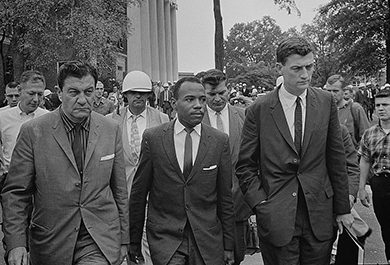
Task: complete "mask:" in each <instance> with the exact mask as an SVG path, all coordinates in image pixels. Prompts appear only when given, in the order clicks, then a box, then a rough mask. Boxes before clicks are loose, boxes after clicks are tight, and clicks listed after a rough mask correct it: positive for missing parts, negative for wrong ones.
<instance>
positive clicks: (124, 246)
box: [120, 245, 128, 263]
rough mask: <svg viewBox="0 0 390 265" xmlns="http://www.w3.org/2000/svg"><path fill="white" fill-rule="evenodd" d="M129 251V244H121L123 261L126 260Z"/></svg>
mask: <svg viewBox="0 0 390 265" xmlns="http://www.w3.org/2000/svg"><path fill="white" fill-rule="evenodd" d="M127 252H128V247H127V245H122V246H121V256H120V260H121V263H122V262H123V261H124V260H125V258H126V255H127Z"/></svg>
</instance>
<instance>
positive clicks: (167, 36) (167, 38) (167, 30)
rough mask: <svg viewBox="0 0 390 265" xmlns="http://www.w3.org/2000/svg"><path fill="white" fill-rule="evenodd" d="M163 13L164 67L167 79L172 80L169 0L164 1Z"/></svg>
mask: <svg viewBox="0 0 390 265" xmlns="http://www.w3.org/2000/svg"><path fill="white" fill-rule="evenodd" d="M164 13H165V24H164V26H165V43H166V46H165V53H166V67H167V68H166V69H167V78H168V81H173V75H172V35H171V4H170V2H169V0H165V3H164Z"/></svg>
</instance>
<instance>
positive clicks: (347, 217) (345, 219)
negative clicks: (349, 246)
mask: <svg viewBox="0 0 390 265" xmlns="http://www.w3.org/2000/svg"><path fill="white" fill-rule="evenodd" d="M336 222H337V226H338V227H339V231H340V234H342V233H343V225H344V226H345V227H351V226H352V224H353V216H352V214H350V213H348V214H341V215H337V216H336Z"/></svg>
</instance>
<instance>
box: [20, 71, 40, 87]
mask: <svg viewBox="0 0 390 265" xmlns="http://www.w3.org/2000/svg"><path fill="white" fill-rule="evenodd" d="M28 81H32V82H33V83H37V82H42V83H43V84H44V85H45V86H46V80H45V77H44V76H43V74H42V72H39V71H37V70H27V71H24V72H23V73H22V75H21V76H20V79H19V84H20V85H21V86H20V88H23V84H25V83H27V82H28Z"/></svg>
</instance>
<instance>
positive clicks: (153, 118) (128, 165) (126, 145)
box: [108, 106, 169, 197]
mask: <svg viewBox="0 0 390 265" xmlns="http://www.w3.org/2000/svg"><path fill="white" fill-rule="evenodd" d="M126 113H127V108H122V109H120V110H119V114H118V113H116V112H114V113H112V114H109V115H108V117H112V118H113V119H115V120H117V121H118V122H119V124H120V130H121V132H122V142H123V150H124V161H125V169H126V182H127V192H128V196H129V197H130V191H131V185H132V184H133V179H134V175H135V172H136V171H137V167H138V162H139V159H138V160H135V159H134V158H133V157H132V155H131V154H132V152H133V150H132V148H131V146H130V141H129V136H128V128H127V121H126V118H127V115H126ZM168 121H169V118H168V115H167V114H165V113H162V112H161V111H159V110H157V109H154V108H152V107H149V106H146V128H151V127H154V126H157V125H160V124H163V123H165V122H168Z"/></svg>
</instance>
